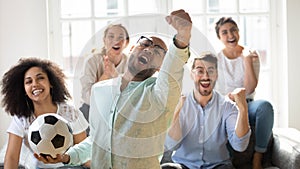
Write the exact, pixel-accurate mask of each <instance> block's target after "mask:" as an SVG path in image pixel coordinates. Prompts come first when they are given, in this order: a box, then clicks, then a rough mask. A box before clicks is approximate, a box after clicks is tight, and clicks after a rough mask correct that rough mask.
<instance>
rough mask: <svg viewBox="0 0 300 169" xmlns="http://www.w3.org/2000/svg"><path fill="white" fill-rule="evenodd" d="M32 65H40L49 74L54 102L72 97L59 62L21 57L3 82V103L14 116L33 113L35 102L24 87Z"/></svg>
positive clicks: (26, 115) (25, 115) (4, 77)
mask: <svg viewBox="0 0 300 169" xmlns="http://www.w3.org/2000/svg"><path fill="white" fill-rule="evenodd" d="M32 67H39V68H41V69H42V70H43V71H44V72H45V73H46V74H47V76H48V79H49V82H50V84H51V86H52V88H51V91H50V94H51V95H52V102H53V103H61V102H65V101H66V100H67V99H71V95H70V93H69V91H68V90H67V87H66V83H65V78H66V76H65V74H64V73H63V71H62V69H60V68H59V66H58V65H57V64H55V63H54V62H51V61H49V60H46V59H44V60H43V59H40V58H35V57H30V58H21V59H20V60H19V61H18V63H17V64H16V65H14V66H12V67H11V68H10V69H9V70H8V71H7V72H6V73H5V74H4V76H3V78H2V83H1V87H2V88H1V93H2V95H3V100H2V105H3V107H4V108H5V111H6V112H7V113H8V114H10V115H12V116H13V115H16V116H18V117H22V116H23V117H30V116H31V115H32V113H33V109H34V108H33V102H32V100H31V99H30V98H29V97H28V96H27V95H26V92H25V88H24V76H25V73H26V71H27V70H28V69H30V68H32Z"/></svg>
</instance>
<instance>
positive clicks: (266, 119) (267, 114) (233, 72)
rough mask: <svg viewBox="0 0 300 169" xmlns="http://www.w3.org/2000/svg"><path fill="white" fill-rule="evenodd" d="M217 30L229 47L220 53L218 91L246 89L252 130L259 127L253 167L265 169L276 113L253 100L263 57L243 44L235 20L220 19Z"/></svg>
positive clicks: (265, 103) (225, 44)
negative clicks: (263, 164)
mask: <svg viewBox="0 0 300 169" xmlns="http://www.w3.org/2000/svg"><path fill="white" fill-rule="evenodd" d="M215 30H216V34H217V36H218V38H219V39H220V41H221V42H222V43H223V44H224V46H225V47H224V48H223V49H222V50H221V51H220V52H219V53H218V66H219V67H218V69H219V70H218V72H219V78H218V81H217V90H218V91H219V92H221V93H222V94H224V95H226V94H228V93H230V92H232V91H233V90H234V89H235V88H238V87H244V88H245V89H246V94H247V97H246V98H247V102H248V115H249V122H250V125H251V126H255V140H256V141H255V152H254V155H253V161H252V164H253V169H262V156H263V153H264V152H266V150H267V146H268V143H269V140H270V137H271V134H272V128H273V123H274V111H273V107H272V105H271V104H270V103H269V102H268V101H265V100H253V99H254V94H255V88H256V87H257V84H258V75H259V68H260V62H259V55H258V53H257V52H256V51H251V50H249V49H247V48H245V47H243V46H241V45H240V44H239V38H240V35H239V28H238V26H237V24H236V22H235V21H234V20H233V19H232V18H231V17H222V18H220V19H219V21H217V23H216V26H215Z"/></svg>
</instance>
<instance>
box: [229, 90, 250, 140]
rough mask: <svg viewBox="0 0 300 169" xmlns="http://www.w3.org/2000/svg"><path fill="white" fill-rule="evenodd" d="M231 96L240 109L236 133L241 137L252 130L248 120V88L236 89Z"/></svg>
mask: <svg viewBox="0 0 300 169" xmlns="http://www.w3.org/2000/svg"><path fill="white" fill-rule="evenodd" d="M229 98H230V99H231V100H233V101H234V102H235V103H236V105H237V107H238V110H239V112H238V118H237V121H236V126H235V133H236V135H237V136H238V137H239V138H241V137H243V136H245V135H246V134H247V133H248V132H249V130H250V127H249V120H248V106H247V102H246V89H245V88H237V89H235V90H234V91H233V92H231V93H230V94H229Z"/></svg>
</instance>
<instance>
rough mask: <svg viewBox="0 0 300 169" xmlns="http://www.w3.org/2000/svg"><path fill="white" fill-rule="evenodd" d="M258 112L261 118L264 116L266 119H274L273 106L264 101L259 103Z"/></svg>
mask: <svg viewBox="0 0 300 169" xmlns="http://www.w3.org/2000/svg"><path fill="white" fill-rule="evenodd" d="M258 110H259V111H260V114H261V115H262V116H266V117H268V119H270V118H273V117H274V110H273V106H272V104H271V103H270V102H268V101H265V100H261V101H260V103H259V107H258Z"/></svg>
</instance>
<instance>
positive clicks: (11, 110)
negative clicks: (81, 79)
mask: <svg viewBox="0 0 300 169" xmlns="http://www.w3.org/2000/svg"><path fill="white" fill-rule="evenodd" d="M65 78H66V76H65V74H64V73H63V71H62V70H61V69H60V68H59V66H58V65H57V64H55V63H54V62H51V61H49V60H46V59H40V58H34V57H30V58H22V59H20V60H19V61H18V63H17V64H16V65H14V66H12V67H11V68H10V69H9V70H8V71H7V72H6V73H5V74H4V76H3V79H2V82H1V87H2V88H1V93H2V95H3V100H2V105H3V107H4V108H5V111H6V112H7V113H8V114H10V115H11V116H13V118H12V121H11V123H10V126H9V127H8V129H7V132H8V134H9V139H8V145H7V150H6V154H5V160H4V167H5V168H17V167H18V165H19V158H20V152H21V147H22V145H23V144H22V143H23V142H24V143H25V144H24V145H26V146H27V147H29V144H28V142H27V136H28V127H29V126H30V124H31V123H32V122H33V121H34V120H35V119H36V118H37V117H38V116H39V115H42V114H45V113H56V114H58V115H60V116H62V117H64V118H65V119H66V120H67V121H68V122H69V124H70V126H71V128H72V130H73V139H74V140H73V142H74V144H77V143H79V142H81V141H82V140H84V139H85V138H86V132H85V131H86V129H87V128H88V122H87V121H86V120H85V118H84V116H83V114H82V113H81V112H79V111H77V110H76V109H75V108H74V107H72V106H70V105H69V104H67V101H68V99H71V95H70V93H69V92H68V90H67V87H66V83H65ZM32 154H34V153H32ZM34 156H35V157H37V158H41V156H40V155H38V154H34ZM32 159H34V161H33V162H34V163H36V164H35V165H36V167H38V168H54V167H59V166H63V164H62V163H57V164H44V163H42V162H41V161H38V160H37V159H36V158H32ZM31 163H32V162H31Z"/></svg>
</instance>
